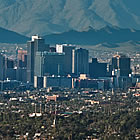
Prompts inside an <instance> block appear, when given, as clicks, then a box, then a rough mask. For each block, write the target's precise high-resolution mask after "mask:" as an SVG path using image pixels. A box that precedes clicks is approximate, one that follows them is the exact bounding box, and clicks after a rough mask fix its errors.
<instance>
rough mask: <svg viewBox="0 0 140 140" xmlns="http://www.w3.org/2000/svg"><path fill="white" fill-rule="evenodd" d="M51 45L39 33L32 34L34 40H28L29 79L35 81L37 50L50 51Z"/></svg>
mask: <svg viewBox="0 0 140 140" xmlns="http://www.w3.org/2000/svg"><path fill="white" fill-rule="evenodd" d="M48 50H49V45H46V44H45V40H44V39H42V38H41V37H39V36H38V35H35V36H32V40H31V41H28V42H27V81H29V82H31V83H33V82H34V63H35V55H36V52H37V51H40V52H43V51H48Z"/></svg>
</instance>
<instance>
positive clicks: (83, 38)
mask: <svg viewBox="0 0 140 140" xmlns="http://www.w3.org/2000/svg"><path fill="white" fill-rule="evenodd" d="M43 38H45V40H46V43H48V44H56V43H59V44H62V43H67V44H77V45H97V44H101V43H109V44H116V43H123V42H128V41H132V42H139V41H140V30H134V29H122V28H119V27H116V26H115V27H110V26H106V27H103V28H101V29H99V30H96V29H93V28H92V27H89V28H88V29H87V31H83V32H79V31H75V30H70V31H68V32H64V33H61V34H51V35H46V36H44V37H43ZM114 46H115V45H114Z"/></svg>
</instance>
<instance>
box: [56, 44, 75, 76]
mask: <svg viewBox="0 0 140 140" xmlns="http://www.w3.org/2000/svg"><path fill="white" fill-rule="evenodd" d="M75 48H76V46H74V45H69V44H63V45H56V52H57V53H65V57H64V73H65V75H68V74H74V73H75Z"/></svg>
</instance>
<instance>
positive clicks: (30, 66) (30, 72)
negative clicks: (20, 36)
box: [27, 41, 34, 83]
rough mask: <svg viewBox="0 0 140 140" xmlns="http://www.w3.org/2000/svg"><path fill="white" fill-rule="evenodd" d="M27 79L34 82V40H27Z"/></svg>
mask: <svg viewBox="0 0 140 140" xmlns="http://www.w3.org/2000/svg"><path fill="white" fill-rule="evenodd" d="M27 81H28V82H30V83H33V82H34V42H33V41H28V42H27Z"/></svg>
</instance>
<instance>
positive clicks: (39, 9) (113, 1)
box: [0, 0, 140, 36]
mask: <svg viewBox="0 0 140 140" xmlns="http://www.w3.org/2000/svg"><path fill="white" fill-rule="evenodd" d="M139 6H140V0H0V27H2V28H5V29H8V30H12V31H15V32H17V33H20V34H23V35H25V36H31V35H34V34H40V35H42V36H44V35H48V34H52V33H62V32H68V31H69V30H76V31H78V32H82V31H86V29H87V28H88V27H92V28H94V29H97V30H99V29H101V28H103V27H105V26H106V25H108V26H118V27H120V28H133V29H138V30H140V11H139Z"/></svg>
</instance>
